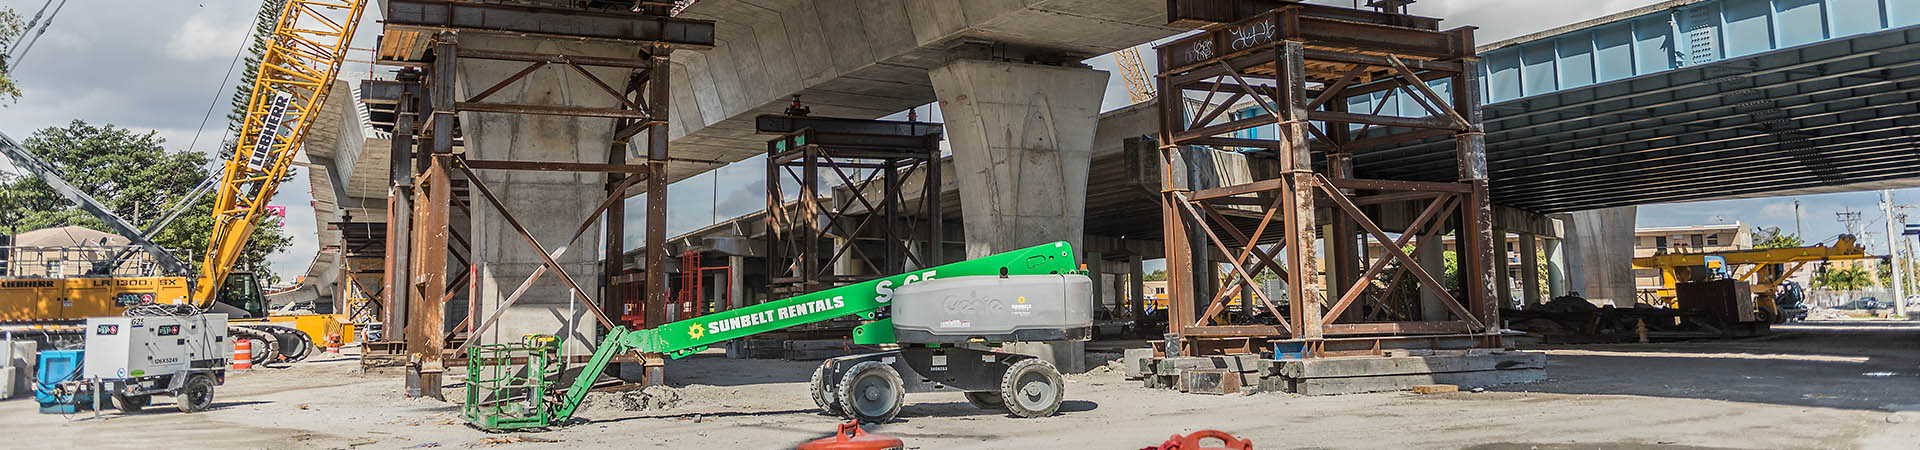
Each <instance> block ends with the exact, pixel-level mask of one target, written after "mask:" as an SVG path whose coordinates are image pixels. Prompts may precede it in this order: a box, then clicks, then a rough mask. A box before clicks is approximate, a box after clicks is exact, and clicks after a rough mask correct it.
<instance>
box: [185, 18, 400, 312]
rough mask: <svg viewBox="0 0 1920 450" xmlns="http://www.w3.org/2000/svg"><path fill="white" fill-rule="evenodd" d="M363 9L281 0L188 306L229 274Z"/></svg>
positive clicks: (295, 150)
mask: <svg viewBox="0 0 1920 450" xmlns="http://www.w3.org/2000/svg"><path fill="white" fill-rule="evenodd" d="M365 9H366V2H365V1H364V0H333V1H327V0H287V4H286V7H285V8H284V9H282V10H281V11H280V16H279V19H278V20H277V22H275V25H274V30H273V35H272V36H271V37H270V38H269V39H268V41H267V47H266V53H265V54H264V55H263V57H262V58H261V60H260V67H259V71H258V76H257V77H255V79H254V82H253V91H252V92H253V93H252V95H251V96H250V97H249V99H248V100H247V114H246V117H245V118H244V119H243V120H244V122H243V123H242V127H241V132H240V142H239V145H237V146H235V147H234V149H233V151H232V153H231V154H229V155H227V160H226V165H225V168H224V172H223V175H222V178H221V183H220V195H219V197H218V198H217V199H216V200H215V204H214V212H213V214H214V224H213V226H214V229H213V236H212V238H211V239H209V241H208V244H207V253H206V257H205V258H202V260H201V263H200V264H201V265H200V276H199V283H198V284H197V285H196V286H195V287H194V296H193V299H194V301H195V302H202V303H204V302H208V301H211V299H212V298H213V293H214V292H216V291H217V290H218V289H219V287H220V286H221V285H222V284H223V283H224V282H225V281H226V275H227V273H228V272H230V271H231V270H233V264H234V263H235V262H237V260H238V259H239V256H240V254H241V251H242V249H244V248H245V247H246V245H247V238H248V237H249V236H250V235H251V234H252V233H253V229H254V227H255V226H257V225H258V224H259V220H260V216H261V214H263V213H265V212H266V207H267V202H268V201H271V200H272V199H273V193H274V190H275V188H277V187H279V184H280V179H281V178H282V177H285V176H286V174H287V169H288V166H290V165H291V164H292V162H293V156H294V155H295V154H297V153H299V150H300V144H301V143H302V142H304V141H305V140H306V137H307V129H308V128H309V127H310V126H311V125H312V124H313V121H314V119H315V118H316V116H317V115H318V114H319V112H320V108H321V106H322V105H324V104H325V103H326V98H327V91H328V87H329V85H330V84H331V83H332V81H333V79H334V77H336V76H338V75H339V73H340V66H341V65H342V64H343V63H344V62H345V59H346V53H347V48H348V47H347V46H348V44H349V43H350V42H351V41H352V40H353V33H354V29H355V27H356V26H357V25H358V23H359V22H360V16H361V14H362V13H363V12H364V11H365Z"/></svg>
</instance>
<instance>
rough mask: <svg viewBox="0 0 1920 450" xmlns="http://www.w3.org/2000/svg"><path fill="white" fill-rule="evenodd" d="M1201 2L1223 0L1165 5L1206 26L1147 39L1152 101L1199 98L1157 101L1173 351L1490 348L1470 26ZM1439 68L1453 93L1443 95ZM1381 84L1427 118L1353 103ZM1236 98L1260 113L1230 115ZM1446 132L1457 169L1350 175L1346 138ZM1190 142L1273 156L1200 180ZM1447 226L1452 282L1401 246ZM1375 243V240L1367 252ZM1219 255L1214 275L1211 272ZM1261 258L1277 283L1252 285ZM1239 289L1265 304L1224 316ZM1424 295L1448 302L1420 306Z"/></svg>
mask: <svg viewBox="0 0 1920 450" xmlns="http://www.w3.org/2000/svg"><path fill="white" fill-rule="evenodd" d="M1201 3H1205V4H1207V5H1212V4H1214V3H1219V2H1190V1H1181V2H1174V3H1172V4H1171V6H1173V8H1172V9H1171V10H1170V11H1169V18H1170V19H1171V21H1172V22H1173V23H1175V24H1187V25H1193V26H1198V27H1201V28H1203V30H1204V31H1203V32H1201V33H1199V34H1195V35H1193V36H1189V37H1187V38H1183V39H1179V40H1176V41H1173V42H1169V43H1167V44H1164V45H1161V46H1159V47H1157V48H1156V50H1157V52H1158V57H1159V67H1160V73H1159V74H1158V76H1157V78H1158V79H1157V83H1158V84H1159V92H1161V93H1162V94H1163V96H1162V98H1173V99H1181V98H1189V97H1190V94H1192V96H1199V98H1200V101H1199V102H1197V103H1196V102H1169V101H1163V102H1160V104H1159V111H1160V119H1161V120H1160V122H1161V128H1160V134H1159V140H1160V143H1161V148H1160V157H1161V163H1162V164H1161V168H1162V171H1163V173H1162V176H1161V177H1160V178H1161V180H1162V190H1161V207H1162V211H1161V215H1162V220H1163V224H1162V226H1163V228H1164V231H1165V240H1164V242H1165V245H1166V252H1167V267H1168V285H1169V287H1168V294H1169V297H1170V302H1169V303H1170V305H1169V311H1168V313H1169V326H1168V332H1169V334H1168V337H1167V339H1166V340H1165V342H1162V343H1159V345H1160V346H1161V347H1162V349H1163V350H1164V351H1165V352H1166V354H1168V355H1170V356H1171V355H1187V356H1193V355H1206V354H1222V353H1245V352H1253V351H1260V350H1261V349H1264V348H1266V346H1268V345H1276V344H1280V345H1284V346H1286V348H1289V349H1298V350H1297V351H1299V352H1301V353H1302V354H1303V355H1304V356H1306V357H1327V356H1346V355H1370V354H1371V355H1377V354H1381V352H1382V349H1383V348H1470V347H1491V346H1499V345H1501V340H1500V337H1499V329H1500V328H1499V305H1497V304H1495V303H1494V302H1495V300H1494V296H1493V295H1491V293H1492V292H1493V290H1494V280H1495V278H1494V273H1493V270H1494V266H1493V265H1492V264H1490V262H1491V261H1493V259H1494V256H1493V245H1494V244H1493V242H1494V241H1493V237H1492V231H1493V230H1492V223H1491V222H1492V211H1491V208H1490V206H1489V204H1488V201H1487V175H1486V172H1487V170H1486V157H1485V148H1484V143H1483V134H1482V132H1481V127H1480V113H1479V108H1478V106H1477V100H1478V99H1479V89H1480V84H1479V81H1478V79H1477V78H1478V76H1479V68H1478V64H1479V63H1478V61H1477V59H1476V58H1475V55H1474V46H1473V29H1472V28H1459V29H1454V30H1449V31H1439V30H1438V22H1439V21H1438V20H1437V19H1431V18H1424V17H1416V16H1409V15H1404V14H1397V13H1385V12H1374V11H1364V10H1356V9H1347V8H1339V7H1329V6H1320V5H1307V4H1298V3H1293V2H1279V1H1241V2H1231V4H1232V5H1233V6H1235V7H1233V8H1210V7H1204V6H1207V5H1201V6H1202V7H1195V6H1194V5H1196V4H1201ZM1215 6H1217V5H1215ZM1253 6H1260V7H1258V8H1255V7H1253ZM1436 82H1438V83H1445V85H1446V87H1447V88H1448V90H1449V91H1450V93H1451V96H1450V97H1448V96H1442V95H1441V94H1439V93H1438V92H1436V91H1435V90H1434V89H1433V87H1432V86H1431V84H1432V83H1436ZM1383 92H1384V93H1395V94H1398V95H1405V96H1407V97H1408V98H1411V99H1412V100H1414V101H1415V102H1416V103H1418V104H1419V105H1421V107H1422V108H1423V109H1425V111H1426V112H1427V116H1425V117H1404V116H1388V115H1381V114H1380V108H1379V107H1378V105H1375V106H1374V107H1373V108H1372V110H1371V111H1366V110H1359V111H1349V110H1348V108H1349V107H1350V106H1352V105H1364V104H1366V103H1367V102H1365V101H1357V99H1364V98H1367V97H1365V96H1368V95H1372V94H1376V93H1383ZM1202 93H1203V94H1202ZM1247 101H1251V103H1253V104H1254V105H1255V107H1256V108H1257V111H1258V113H1257V114H1235V115H1226V116H1223V115H1224V114H1225V113H1228V112H1229V110H1232V109H1235V108H1238V106H1236V105H1245V104H1246V103H1245V102H1247ZM1384 103H1385V102H1379V104H1384ZM1189 108H1193V109H1194V110H1192V111H1189V110H1188V109H1189ZM1222 117H1226V118H1224V119H1222ZM1216 119H1220V120H1216ZM1256 127H1273V128H1275V129H1277V131H1278V132H1277V133H1268V134H1269V135H1273V136H1277V137H1270V138H1264V139H1263V138H1259V137H1257V136H1256V137H1249V135H1250V134H1251V135H1257V134H1258V133H1236V132H1240V131H1242V130H1249V129H1253V128H1256ZM1389 129H1391V130H1389ZM1444 136H1452V137H1453V138H1454V141H1455V142H1456V145H1455V146H1454V151H1455V153H1456V157H1457V164H1458V171H1459V177H1458V181H1457V182H1421V181H1404V180H1391V179H1365V178H1358V177H1355V176H1354V173H1353V163H1352V159H1353V154H1354V152H1357V151H1363V150H1366V149H1370V148H1377V147H1381V146H1386V145H1390V144H1393V143H1398V142H1406V141H1409V140H1418V139H1429V138H1436V137H1444ZM1192 146H1206V147H1215V148H1226V149H1233V151H1242V152H1245V153H1247V154H1248V155H1249V156H1250V157H1254V158H1259V159H1263V160H1268V161H1270V162H1271V163H1272V164H1275V165H1277V168H1278V170H1277V172H1275V173H1276V174H1277V175H1276V176H1272V177H1269V178H1265V179H1256V180H1254V181H1252V182H1248V183H1241V184H1235V185H1230V186H1220V187H1212V188H1205V189H1196V188H1193V187H1191V186H1189V183H1187V182H1185V181H1183V180H1185V177H1184V176H1182V174H1180V173H1178V172H1179V171H1180V170H1182V169H1181V167H1185V163H1186V161H1184V156H1183V155H1185V154H1188V153H1190V152H1189V151H1188V150H1187V149H1188V148H1189V147H1192ZM1316 162H1318V163H1319V164H1318V168H1316ZM1388 211H1392V212H1395V213H1396V214H1388V213H1387V212H1388ZM1415 211H1417V214H1405V213H1403V212H1415ZM1409 216H1411V219H1408V217H1409ZM1447 233H1454V234H1456V235H1457V239H1456V241H1457V242H1458V243H1459V248H1460V249H1461V251H1460V252H1459V254H1460V255H1461V256H1460V258H1459V259H1460V264H1459V267H1460V270H1459V273H1460V274H1461V277H1462V278H1463V280H1462V282H1461V283H1459V284H1460V286H1461V288H1460V289H1459V290H1458V291H1450V290H1449V289H1446V287H1445V286H1446V285H1447V283H1445V282H1443V281H1442V280H1441V279H1440V278H1441V276H1442V275H1443V274H1440V273H1436V272H1437V270H1436V269H1437V268H1435V267H1432V266H1433V264H1432V263H1431V262H1427V263H1423V262H1422V261H1419V260H1416V259H1415V258H1414V257H1413V256H1412V255H1410V253H1421V252H1418V251H1413V252H1409V251H1408V250H1406V249H1407V248H1410V247H1413V246H1417V245H1444V244H1442V241H1443V239H1440V237H1441V235H1443V234H1447ZM1369 240H1371V241H1372V242H1375V243H1377V244H1378V248H1379V250H1378V252H1379V254H1376V255H1372V256H1371V257H1370V256H1369V255H1368V254H1367V251H1368V246H1367V245H1366V243H1367V242H1368V241H1369ZM1321 255H1325V261H1321V260H1320V259H1321ZM1323 262H1324V264H1323ZM1219 264H1224V265H1225V269H1224V270H1225V272H1222V273H1220V274H1219V275H1220V276H1214V274H1215V273H1216V271H1218V270H1222V269H1219V267H1220V266H1219ZM1323 270H1324V272H1325V273H1324V274H1323V273H1322V272H1323ZM1261 273H1269V274H1271V275H1269V276H1277V277H1278V279H1279V280H1280V283H1281V284H1283V285H1285V294H1284V295H1278V296H1273V297H1279V298H1269V295H1268V294H1267V293H1265V292H1263V290H1262V289H1257V288H1254V287H1255V286H1259V285H1261V283H1259V282H1256V277H1258V276H1260V275H1259V274H1261ZM1249 294H1250V295H1249ZM1235 296H1244V297H1250V298H1251V299H1252V300H1254V302H1252V303H1251V304H1255V305H1257V307H1259V308H1261V309H1263V312H1264V313H1266V314H1268V315H1269V316H1268V317H1270V319H1267V320H1266V321H1264V322H1265V323H1255V322H1252V321H1227V322H1226V323H1222V321H1221V320H1220V317H1221V316H1220V314H1219V313H1220V312H1221V311H1223V309H1225V308H1226V306H1227V305H1228V304H1229V301H1230V300H1229V299H1230V298H1232V297H1235ZM1423 297H1424V298H1423ZM1421 302H1427V304H1428V305H1431V304H1432V303H1439V304H1440V305H1431V306H1441V305H1443V306H1444V307H1445V313H1444V314H1420V311H1418V310H1419V309H1421V308H1419V307H1417V306H1416V305H1420V304H1421ZM1283 308H1284V310H1283ZM1236 322H1237V323H1236Z"/></svg>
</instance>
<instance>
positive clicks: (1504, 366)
mask: <svg viewBox="0 0 1920 450" xmlns="http://www.w3.org/2000/svg"><path fill="white" fill-rule="evenodd" d="M1546 364H1547V355H1546V354H1544V353H1530V352H1505V353H1500V354H1490V355H1484V356H1465V355H1461V356H1412V357H1404V358H1388V357H1353V358H1320V359H1305V360H1288V361H1280V362H1279V367H1280V371H1279V375H1281V376H1285V377H1288V378H1332V377H1364V376H1381V375H1411V374H1423V373H1443V372H1471V371H1482V370H1510V369H1544V368H1546Z"/></svg>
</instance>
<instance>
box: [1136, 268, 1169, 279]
mask: <svg viewBox="0 0 1920 450" xmlns="http://www.w3.org/2000/svg"><path fill="white" fill-rule="evenodd" d="M1140 280H1141V281H1167V270H1166V269H1160V270H1155V271H1153V272H1152V273H1149V274H1146V275H1142V276H1141V277H1140Z"/></svg>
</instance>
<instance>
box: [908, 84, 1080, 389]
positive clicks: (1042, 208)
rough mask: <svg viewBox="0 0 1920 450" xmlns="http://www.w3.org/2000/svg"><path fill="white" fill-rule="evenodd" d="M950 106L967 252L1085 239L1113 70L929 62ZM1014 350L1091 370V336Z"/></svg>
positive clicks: (946, 110) (943, 103)
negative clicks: (1091, 171)
mask: <svg viewBox="0 0 1920 450" xmlns="http://www.w3.org/2000/svg"><path fill="white" fill-rule="evenodd" d="M928 76H929V77H930V78H931V79H932V81H933V90H934V94H935V95H936V96H937V97H938V98H939V100H940V108H941V112H942V113H943V114H944V116H945V120H946V126H947V133H948V135H947V136H948V141H949V142H950V143H951V144H952V145H953V161H954V169H955V172H957V175H958V177H957V178H958V183H959V185H960V202H961V213H962V214H963V215H964V217H965V221H966V238H967V257H968V258H978V257H982V256H987V255H991V254H994V253H998V252H1002V251H1008V250H1013V249H1018V248H1022V247H1027V246H1031V245H1036V244H1041V243H1046V242H1051V241H1060V240H1064V241H1069V242H1072V243H1073V245H1074V247H1075V248H1076V249H1078V248H1080V246H1081V243H1082V242H1083V239H1082V237H1083V235H1082V234H1083V232H1084V228H1085V223H1084V218H1085V212H1086V211H1085V210H1086V198H1087V167H1088V164H1089V163H1091V161H1092V155H1093V140H1094V131H1095V128H1096V124H1097V123H1098V122H1099V118H1100V97H1101V95H1102V94H1103V93H1104V92H1105V88H1106V83H1107V73H1106V72H1102V71H1098V70H1093V69H1089V68H1085V67H1067V66H1050V65H1034V64H1020V63H1012V62H1003V61H986V60H975V59H959V60H955V61H953V62H951V63H948V64H947V65H945V66H941V67H938V68H934V69H933V70H931V71H929V72H928ZM1009 350H1010V351H1016V352H1020V353H1027V354H1033V355H1036V356H1041V357H1045V358H1049V359H1051V360H1052V361H1053V363H1054V365H1055V366H1057V367H1059V368H1060V370H1062V371H1067V372H1080V371H1083V370H1085V362H1084V361H1083V359H1084V358H1083V356H1084V354H1085V352H1086V348H1085V345H1084V343H1081V342H1069V343H1056V344H1037V343H1023V344H1019V345H1014V346H1009Z"/></svg>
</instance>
